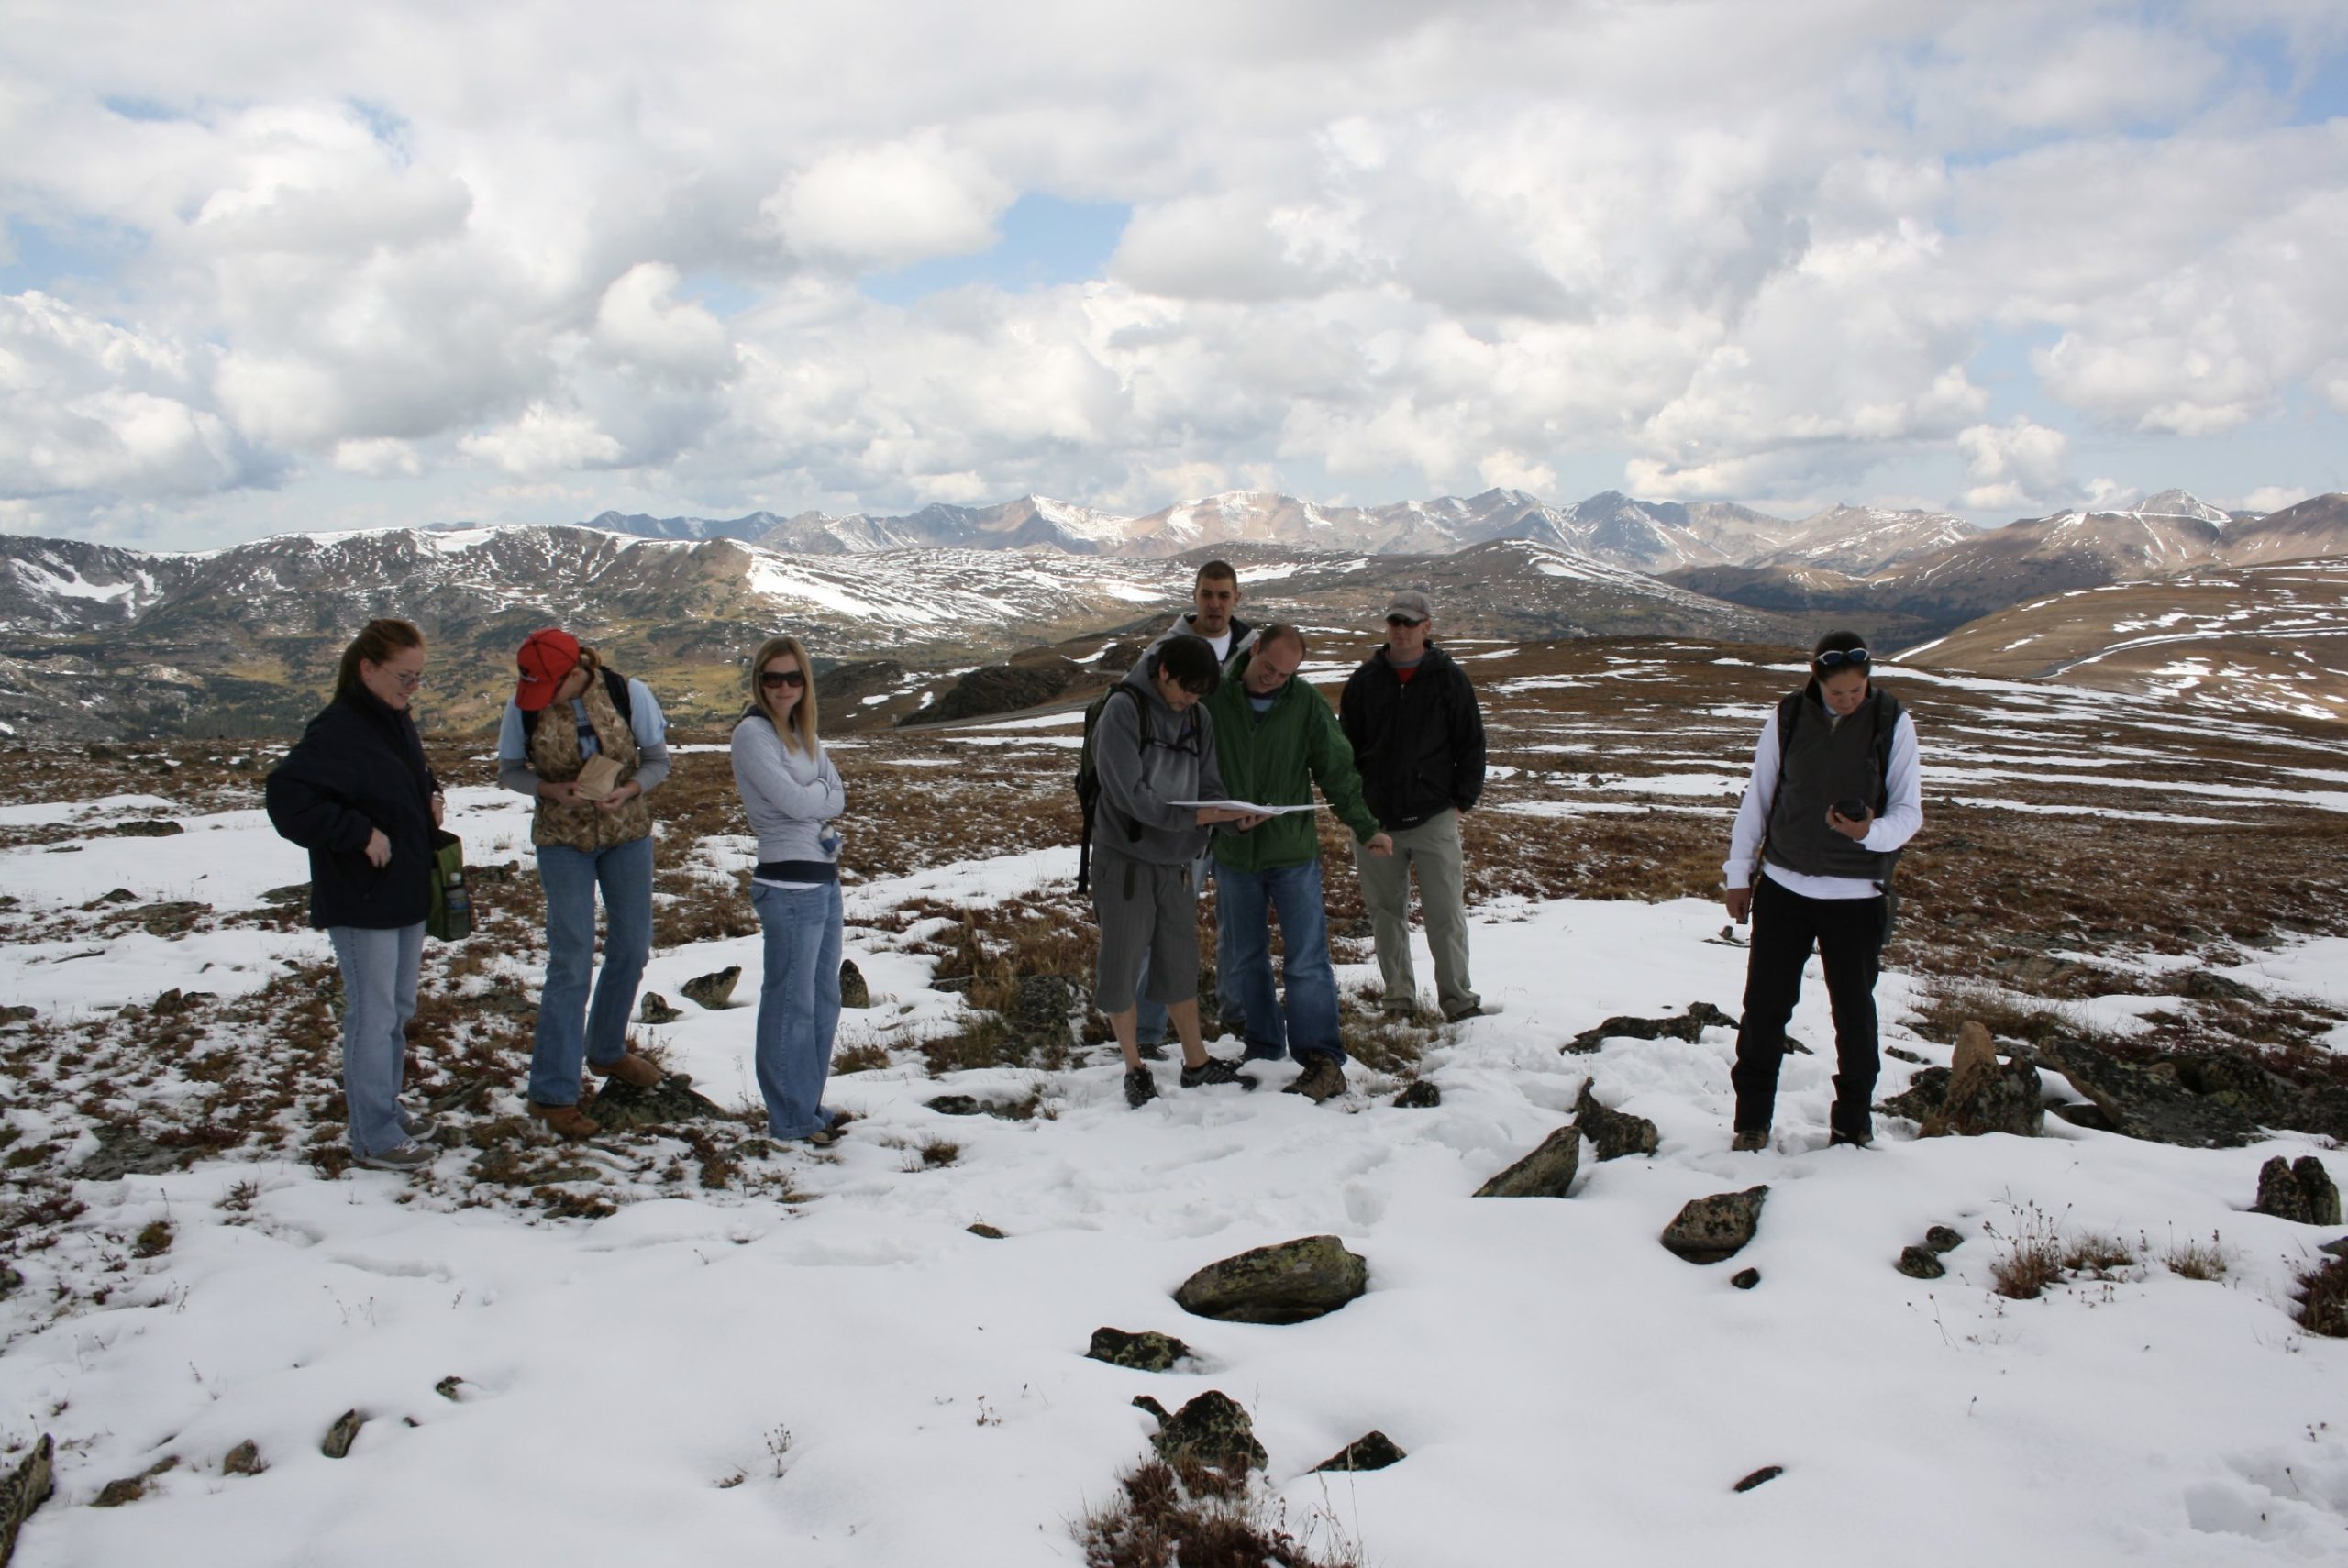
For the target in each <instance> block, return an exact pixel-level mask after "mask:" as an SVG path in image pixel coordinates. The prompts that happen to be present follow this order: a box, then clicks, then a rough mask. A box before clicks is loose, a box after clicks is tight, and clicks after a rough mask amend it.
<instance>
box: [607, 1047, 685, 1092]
mask: <svg viewBox="0 0 2348 1568" xmlns="http://www.w3.org/2000/svg"><path fill="white" fill-rule="evenodd" d="M590 1066H593V1067H594V1068H595V1071H596V1072H598V1073H600V1074H601V1075H603V1076H604V1077H607V1078H617V1079H619V1081H620V1082H622V1083H624V1084H626V1085H627V1087H628V1088H651V1087H652V1086H653V1085H654V1084H657V1083H659V1081H660V1080H661V1078H662V1077H666V1076H667V1075H665V1074H663V1073H662V1072H661V1071H660V1069H659V1068H658V1067H656V1066H653V1065H652V1064H651V1062H650V1061H649V1060H648V1059H647V1058H645V1057H642V1056H639V1055H637V1054H636V1053H635V1052H633V1051H630V1052H629V1053H628V1054H627V1055H625V1056H622V1057H621V1058H620V1059H619V1060H618V1061H616V1062H614V1063H611V1064H610V1065H609V1066H604V1065H601V1064H594V1063H591V1064H590Z"/></svg>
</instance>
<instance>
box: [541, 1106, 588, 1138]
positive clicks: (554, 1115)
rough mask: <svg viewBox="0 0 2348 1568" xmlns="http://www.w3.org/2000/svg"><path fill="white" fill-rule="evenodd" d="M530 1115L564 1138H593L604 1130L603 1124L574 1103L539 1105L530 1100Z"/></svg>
mask: <svg viewBox="0 0 2348 1568" xmlns="http://www.w3.org/2000/svg"><path fill="white" fill-rule="evenodd" d="M530 1117H531V1120H533V1121H543V1122H545V1123H546V1124H547V1126H548V1129H550V1130H551V1131H553V1132H559V1133H560V1134H561V1135H562V1136H563V1137H565V1138H571V1139H578V1138H593V1136H594V1135H595V1134H596V1133H598V1132H602V1131H603V1130H604V1124H603V1123H602V1122H600V1121H595V1120H593V1118H591V1117H590V1116H589V1115H588V1114H587V1113H586V1112H585V1111H583V1110H580V1109H579V1108H578V1107H577V1106H575V1105H540V1104H539V1103H538V1102H537V1100H535V1099H534V1100H532V1101H531V1102H530Z"/></svg>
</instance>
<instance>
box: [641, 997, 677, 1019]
mask: <svg viewBox="0 0 2348 1568" xmlns="http://www.w3.org/2000/svg"><path fill="white" fill-rule="evenodd" d="M684 1016H685V1011H684V1009H682V1008H680V1007H671V1006H670V1005H669V999H668V998H667V997H664V996H662V995H661V994H660V993H659V991H647V992H645V993H644V998H643V999H642V1000H641V1001H639V1002H637V1004H636V1021H637V1022H638V1023H674V1022H676V1021H677V1020H679V1019H681V1018H682V1017H684Z"/></svg>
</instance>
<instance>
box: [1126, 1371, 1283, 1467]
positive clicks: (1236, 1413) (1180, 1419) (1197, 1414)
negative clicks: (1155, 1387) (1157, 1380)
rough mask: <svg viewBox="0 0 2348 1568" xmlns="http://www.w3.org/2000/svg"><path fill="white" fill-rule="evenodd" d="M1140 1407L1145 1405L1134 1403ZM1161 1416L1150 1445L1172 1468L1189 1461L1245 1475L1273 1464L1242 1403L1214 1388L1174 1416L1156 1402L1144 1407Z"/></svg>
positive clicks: (1153, 1401) (1176, 1412)
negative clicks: (1257, 1437)
mask: <svg viewBox="0 0 2348 1568" xmlns="http://www.w3.org/2000/svg"><path fill="white" fill-rule="evenodd" d="M1134 1402H1135V1404H1136V1405H1139V1404H1141V1401H1140V1400H1138V1399H1136V1400H1135V1401H1134ZM1143 1408H1146V1409H1150V1410H1152V1411H1153V1412H1154V1413H1157V1414H1158V1415H1159V1418H1160V1419H1159V1424H1158V1428H1157V1433H1156V1434H1155V1435H1153V1436H1152V1437H1151V1438H1150V1440H1149V1441H1150V1446H1151V1447H1153V1448H1155V1449H1157V1452H1159V1453H1160V1454H1162V1455H1163V1456H1164V1457H1165V1459H1166V1462H1167V1463H1169V1464H1177V1465H1179V1464H1180V1463H1183V1462H1185V1461H1188V1462H1189V1463H1194V1464H1203V1465H1206V1466H1207V1467H1209V1468H1210V1469H1213V1470H1220V1471H1222V1472H1223V1473H1224V1474H1225V1475H1233V1476H1236V1475H1244V1474H1246V1473H1247V1472H1248V1471H1250V1470H1261V1469H1263V1468H1264V1466H1265V1465H1266V1464H1267V1463H1269V1462H1268V1459H1267V1457H1266V1455H1265V1453H1264V1445H1263V1444H1262V1443H1260V1442H1257V1441H1256V1424H1255V1423H1254V1422H1253V1421H1251V1420H1249V1419H1247V1412H1246V1409H1245V1408H1242V1407H1241V1405H1240V1403H1239V1401H1238V1400H1236V1399H1234V1398H1232V1397H1230V1396H1229V1395H1227V1394H1224V1393H1223V1392H1221V1391H1220V1390H1217V1389H1213V1388H1210V1389H1208V1390H1207V1391H1206V1392H1205V1393H1203V1394H1202V1395H1200V1396H1199V1397H1197V1398H1195V1399H1193V1400H1191V1402H1190V1403H1189V1404H1187V1405H1185V1406H1183V1407H1182V1408H1180V1409H1179V1410H1177V1411H1175V1412H1174V1413H1173V1414H1172V1415H1170V1416H1168V1415H1165V1414H1164V1413H1163V1411H1162V1409H1161V1408H1159V1407H1158V1405H1157V1401H1156V1400H1155V1399H1153V1400H1151V1401H1150V1402H1149V1404H1148V1405H1146V1406H1144V1407H1143Z"/></svg>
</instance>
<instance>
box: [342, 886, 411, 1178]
mask: <svg viewBox="0 0 2348 1568" xmlns="http://www.w3.org/2000/svg"><path fill="white" fill-rule="evenodd" d="M327 941H328V942H331V943H333V944H334V961H335V962H336V963H337V964H338V965H340V966H342V1098H343V1101H344V1103H345V1104H347V1105H348V1106H349V1110H350V1152H351V1153H352V1154H358V1155H360V1156H361V1157H365V1156H368V1155H372V1154H387V1153H389V1152H390V1151H391V1150H393V1149H396V1148H398V1147H399V1146H400V1145H401V1144H402V1143H406V1142H407V1134H406V1133H405V1132H402V1131H401V1130H400V1085H401V1084H402V1083H403V1082H404V1081H405V1079H406V1077H407V1021H408V1020H409V1019H411V1018H414V1017H415V979H416V972H417V971H418V970H419V969H421V968H422V967H423V966H424V922H422V921H417V922H415V924H414V925H400V926H393V927H392V928H391V929H389V930H387V931H370V930H368V929H366V928H365V927H363V926H356V925H330V926H328V927H327Z"/></svg>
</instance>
